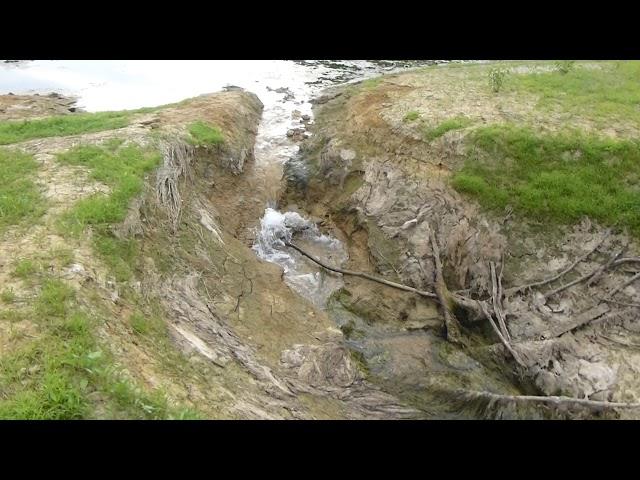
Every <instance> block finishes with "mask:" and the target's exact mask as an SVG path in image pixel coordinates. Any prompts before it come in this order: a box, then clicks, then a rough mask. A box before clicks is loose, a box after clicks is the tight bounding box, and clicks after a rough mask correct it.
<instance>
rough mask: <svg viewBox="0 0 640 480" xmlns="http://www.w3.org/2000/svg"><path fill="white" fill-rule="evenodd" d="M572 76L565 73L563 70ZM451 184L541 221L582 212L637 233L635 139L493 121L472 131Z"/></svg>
mask: <svg viewBox="0 0 640 480" xmlns="http://www.w3.org/2000/svg"><path fill="white" fill-rule="evenodd" d="M568 75H570V74H568ZM470 142H471V147H470V148H469V150H468V154H467V155H468V158H467V161H466V162H465V165H464V167H463V168H462V169H461V170H460V171H459V172H457V173H456V174H455V175H454V177H453V185H454V187H455V188H456V189H457V190H459V191H461V192H464V193H468V194H471V195H473V196H475V197H476V198H477V199H478V200H479V201H480V202H481V203H482V204H483V205H485V206H487V207H489V208H491V209H503V208H504V207H506V206H507V205H511V206H513V207H514V208H515V209H517V210H518V211H520V212H521V213H523V214H526V215H527V216H529V217H530V218H534V219H536V220H539V221H544V222H559V223H570V222H574V221H576V220H579V219H580V218H582V217H583V216H588V217H590V218H592V219H594V220H597V221H600V222H603V223H605V224H608V225H616V226H620V227H628V228H629V229H630V230H631V231H632V232H633V233H634V234H636V235H638V234H640V188H639V187H638V185H640V143H639V142H637V141H615V140H610V139H604V138H598V137H593V136H587V135H584V134H581V133H579V132H565V133H561V134H557V135H540V134H537V133H535V132H533V131H532V130H529V129H526V128H518V127H514V126H508V125H507V126H504V125H495V126H489V127H484V128H481V129H478V130H476V131H475V132H473V134H471V138H470Z"/></svg>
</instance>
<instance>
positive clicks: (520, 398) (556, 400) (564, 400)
mask: <svg viewBox="0 0 640 480" xmlns="http://www.w3.org/2000/svg"><path fill="white" fill-rule="evenodd" d="M458 393H460V394H461V395H463V396H464V397H466V398H487V399H490V400H502V401H513V402H520V403H526V402H540V403H550V404H552V405H555V406H560V405H566V404H575V405H583V406H585V407H592V408H640V403H623V402H601V401H597V400H587V399H586V398H584V399H583V398H572V397H557V396H549V397H545V396H537V395H499V394H497V393H491V392H472V391H468V390H459V391H458Z"/></svg>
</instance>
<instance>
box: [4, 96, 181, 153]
mask: <svg viewBox="0 0 640 480" xmlns="http://www.w3.org/2000/svg"><path fill="white" fill-rule="evenodd" d="M168 106H170V105H163V106H160V107H150V108H139V109H136V110H121V111H117V112H96V113H78V114H74V115H57V116H53V117H47V118H43V119H36V120H21V121H3V122H0V145H7V144H10V143H16V142H23V141H26V140H31V139H34V138H46V137H63V136H67V135H79V134H82V133H93V132H100V131H103V130H113V129H116V128H123V127H126V126H127V125H129V123H130V122H131V119H132V117H133V116H134V115H136V114H140V113H149V112H154V111H156V110H159V109H161V108H166V107H168Z"/></svg>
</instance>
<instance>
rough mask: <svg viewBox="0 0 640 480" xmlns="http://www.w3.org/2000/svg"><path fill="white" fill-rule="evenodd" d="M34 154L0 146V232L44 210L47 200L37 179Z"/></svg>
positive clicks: (36, 164) (37, 215)
mask: <svg viewBox="0 0 640 480" xmlns="http://www.w3.org/2000/svg"><path fill="white" fill-rule="evenodd" d="M37 169H38V163H37V162H36V161H35V160H34V158H33V156H31V155H26V154H24V153H21V152H18V151H14V150H8V149H0V179H1V180H0V232H2V230H3V229H5V228H6V227H8V226H11V225H16V224H19V223H22V222H25V221H27V220H34V219H36V218H38V217H39V216H40V215H42V214H43V213H44V210H45V209H44V199H43V197H42V195H41V194H40V192H39V190H38V187H37V186H36V184H35V183H34V181H33V176H34V174H35V171H36V170H37Z"/></svg>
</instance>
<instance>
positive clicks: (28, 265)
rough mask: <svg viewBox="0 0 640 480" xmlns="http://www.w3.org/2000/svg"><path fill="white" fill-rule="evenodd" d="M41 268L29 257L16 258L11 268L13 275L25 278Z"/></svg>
mask: <svg viewBox="0 0 640 480" xmlns="http://www.w3.org/2000/svg"><path fill="white" fill-rule="evenodd" d="M40 270H41V266H40V265H39V264H38V263H36V262H34V261H33V260H31V259H28V258H25V259H22V260H18V261H17V262H16V264H15V267H14V270H13V276H14V277H18V278H22V279H26V278H28V277H30V276H32V275H33V274H34V273H37V272H39V271H40Z"/></svg>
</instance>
